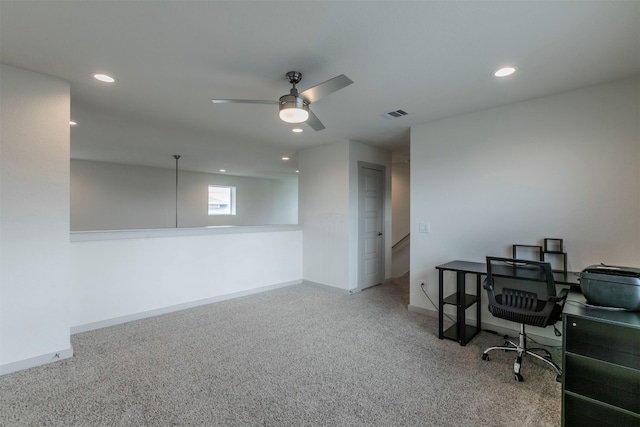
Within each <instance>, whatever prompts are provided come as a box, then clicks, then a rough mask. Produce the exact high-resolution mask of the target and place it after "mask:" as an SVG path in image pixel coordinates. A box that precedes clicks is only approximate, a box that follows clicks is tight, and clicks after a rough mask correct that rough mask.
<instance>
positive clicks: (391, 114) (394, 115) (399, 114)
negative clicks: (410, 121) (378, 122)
mask: <svg viewBox="0 0 640 427" xmlns="http://www.w3.org/2000/svg"><path fill="white" fill-rule="evenodd" d="M407 114H409V113H407V112H406V111H404V110H395V111H389V112H388V113H384V114H382V117H386V118H387V119H397V118H398V117H402V116H406V115H407Z"/></svg>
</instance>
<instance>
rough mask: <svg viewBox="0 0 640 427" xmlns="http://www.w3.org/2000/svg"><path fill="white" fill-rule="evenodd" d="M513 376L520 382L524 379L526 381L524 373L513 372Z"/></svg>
mask: <svg viewBox="0 0 640 427" xmlns="http://www.w3.org/2000/svg"><path fill="white" fill-rule="evenodd" d="M513 378H514V379H515V380H516V381H518V382H519V383H521V382H522V381H524V378H523V377H522V374H519V373H518V374H513Z"/></svg>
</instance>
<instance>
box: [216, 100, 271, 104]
mask: <svg viewBox="0 0 640 427" xmlns="http://www.w3.org/2000/svg"><path fill="white" fill-rule="evenodd" d="M211 102H213V103H214V104H279V102H278V101H267V100H264V99H212V100H211Z"/></svg>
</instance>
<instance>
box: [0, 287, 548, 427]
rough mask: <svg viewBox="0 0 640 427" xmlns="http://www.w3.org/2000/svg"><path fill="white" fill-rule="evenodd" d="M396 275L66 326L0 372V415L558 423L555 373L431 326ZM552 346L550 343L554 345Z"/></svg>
mask: <svg viewBox="0 0 640 427" xmlns="http://www.w3.org/2000/svg"><path fill="white" fill-rule="evenodd" d="M408 302H409V294H408V284H407V280H406V278H404V279H403V280H398V281H395V282H394V283H391V284H388V285H382V286H377V287H374V288H371V289H368V290H365V291H363V292H360V293H357V294H353V295H348V294H345V293H342V292H339V291H334V290H332V289H328V288H320V287H314V286H310V285H295V286H290V287H287V288H282V289H278V290H273V291H269V292H264V293H261V294H256V295H252V296H248V297H243V298H238V299H235V300H230V301H225V302H220V303H216V304H211V305H207V306H202V307H198V308H194V309H189V310H184V311H180V312H176V313H171V314H168V315H164V316H158V317H155V318H151V319H145V320H140V321H136V322H131V323H127V324H123V325H118V326H114V327H110V328H104V329H100V330H96V331H91V332H86V333H82V334H77V335H74V336H73V337H72V343H73V346H74V349H75V356H74V357H73V358H71V359H67V360H63V361H61V362H57V363H54V364H50V365H46V366H41V367H37V368H33V369H29V370H25V371H21V372H17V373H13V374H9V375H5V376H2V377H0V425H1V426H168V425H185V426H536V427H538V426H556V425H559V424H560V383H558V382H556V381H555V374H554V373H553V372H552V371H551V370H549V369H547V368H545V367H543V366H542V364H541V363H538V362H537V361H535V360H531V359H526V360H525V362H524V365H523V370H522V373H523V375H524V377H525V382H522V383H517V382H515V381H514V380H513V377H512V364H513V353H502V352H494V354H492V358H491V360H490V361H483V360H482V358H481V354H482V350H483V349H484V348H485V347H488V346H490V345H493V344H497V343H500V342H501V341H502V340H501V339H500V338H499V337H497V336H495V335H491V334H488V333H484V332H483V333H482V334H480V335H479V336H478V337H476V338H474V339H473V340H472V341H471V342H470V343H469V344H468V345H467V346H465V347H461V346H459V345H458V344H457V343H455V342H453V341H448V340H439V339H438V338H437V326H438V325H437V319H433V318H431V317H427V316H423V315H420V314H416V313H412V312H409V311H407V304H408ZM552 352H553V353H554V357H558V356H559V350H558V349H552Z"/></svg>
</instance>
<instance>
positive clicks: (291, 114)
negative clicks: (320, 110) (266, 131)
mask: <svg viewBox="0 0 640 427" xmlns="http://www.w3.org/2000/svg"><path fill="white" fill-rule="evenodd" d="M308 118H309V106H308V105H307V103H306V102H305V100H304V98H302V97H301V96H295V95H291V94H289V95H284V96H281V97H280V120H282V121H283V122H287V123H302V122H306V121H307V119H308Z"/></svg>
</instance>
